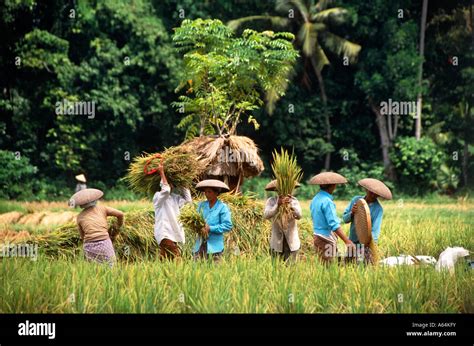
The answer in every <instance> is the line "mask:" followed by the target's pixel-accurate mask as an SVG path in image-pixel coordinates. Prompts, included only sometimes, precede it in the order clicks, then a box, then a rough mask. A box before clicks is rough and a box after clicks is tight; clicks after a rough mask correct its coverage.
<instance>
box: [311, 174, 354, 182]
mask: <svg viewBox="0 0 474 346" xmlns="http://www.w3.org/2000/svg"><path fill="white" fill-rule="evenodd" d="M346 183H347V179H346V178H345V177H343V176H342V175H340V174H338V173H334V172H323V173H319V174H316V175H315V176H314V177H312V178H311V179H310V180H309V184H311V185H332V184H346Z"/></svg>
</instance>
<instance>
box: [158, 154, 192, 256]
mask: <svg viewBox="0 0 474 346" xmlns="http://www.w3.org/2000/svg"><path fill="white" fill-rule="evenodd" d="M158 172H159V173H160V176H161V181H160V186H161V191H157V192H156V193H155V195H154V196H153V206H154V207H155V239H156V241H157V242H158V244H159V246H160V258H161V259H173V258H176V257H179V256H180V248H179V247H178V243H180V244H184V241H185V239H184V229H183V226H182V225H181V223H180V222H179V221H178V216H179V210H180V209H181V208H182V207H183V206H184V205H185V204H186V203H192V199H191V192H190V191H189V189H185V188H183V189H181V192H182V196H181V195H180V194H177V193H174V192H171V190H172V189H173V191H174V187H173V186H172V185H171V184H170V183H168V180H167V179H166V175H165V172H164V167H163V164H162V163H160V164H159V165H158Z"/></svg>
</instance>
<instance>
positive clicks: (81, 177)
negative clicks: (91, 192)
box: [76, 174, 87, 183]
mask: <svg viewBox="0 0 474 346" xmlns="http://www.w3.org/2000/svg"><path fill="white" fill-rule="evenodd" d="M76 180H77V181H80V182H81V183H86V182H87V181H86V176H85V175H84V174H79V175H76Z"/></svg>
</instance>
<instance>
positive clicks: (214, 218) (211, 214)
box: [193, 179, 233, 261]
mask: <svg viewBox="0 0 474 346" xmlns="http://www.w3.org/2000/svg"><path fill="white" fill-rule="evenodd" d="M196 189H198V190H199V191H202V192H204V195H205V196H206V201H203V202H200V203H199V204H198V212H200V213H202V215H203V217H204V220H205V221H206V225H205V227H204V230H203V234H204V235H203V236H202V237H201V236H199V237H198V238H197V239H196V243H195V244H194V248H193V255H194V259H199V258H207V257H212V258H213V259H214V261H218V260H219V259H220V258H221V256H222V254H223V252H224V233H226V232H229V231H230V230H231V229H232V227H233V226H232V218H231V213H230V209H229V207H228V206H227V205H226V204H225V203H223V202H222V201H220V200H219V199H218V195H219V194H220V193H221V192H222V191H223V190H225V191H229V187H228V186H227V185H226V184H225V183H223V182H222V181H220V180H215V179H207V180H203V181H201V182H199V183H198V184H197V185H196Z"/></svg>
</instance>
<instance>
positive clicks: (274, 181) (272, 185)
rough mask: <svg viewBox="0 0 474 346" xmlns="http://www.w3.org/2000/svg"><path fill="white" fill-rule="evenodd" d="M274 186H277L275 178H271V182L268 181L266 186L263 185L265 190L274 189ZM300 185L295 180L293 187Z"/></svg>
mask: <svg viewBox="0 0 474 346" xmlns="http://www.w3.org/2000/svg"><path fill="white" fill-rule="evenodd" d="M276 186H277V181H276V179H275V180H272V181H271V182H269V183H268V184H267V186H265V190H267V191H276ZM300 186H301V184H300V183H298V182H296V185H295V188H298V187H300Z"/></svg>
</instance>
